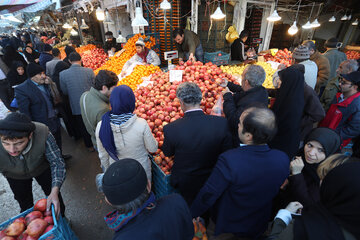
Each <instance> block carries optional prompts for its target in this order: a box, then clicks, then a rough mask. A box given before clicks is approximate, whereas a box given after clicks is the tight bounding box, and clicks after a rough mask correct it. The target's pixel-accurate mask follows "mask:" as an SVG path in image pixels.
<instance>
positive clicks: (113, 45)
mask: <svg viewBox="0 0 360 240" xmlns="http://www.w3.org/2000/svg"><path fill="white" fill-rule="evenodd" d="M111 48H115V49H116V50H115V52H117V51H120V50H121V45H120V44H118V43H116V39H115V38H113V39H112V40H111V41H106V42H105V44H104V51H105V53H107V52H108V51H110V50H111Z"/></svg>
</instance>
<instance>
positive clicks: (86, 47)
mask: <svg viewBox="0 0 360 240" xmlns="http://www.w3.org/2000/svg"><path fill="white" fill-rule="evenodd" d="M93 49H96V46H95V45H93V44H88V45H85V46H82V47H77V48H75V50H76V52H78V53H79V54H80V55H82V54H83V53H84V52H86V51H89V50H93Z"/></svg>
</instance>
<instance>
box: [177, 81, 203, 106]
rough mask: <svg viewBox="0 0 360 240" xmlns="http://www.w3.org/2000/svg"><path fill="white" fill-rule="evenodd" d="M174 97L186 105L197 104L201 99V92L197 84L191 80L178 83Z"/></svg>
mask: <svg viewBox="0 0 360 240" xmlns="http://www.w3.org/2000/svg"><path fill="white" fill-rule="evenodd" d="M176 97H178V98H179V99H180V101H182V102H183V103H184V104H186V105H192V106H194V105H198V104H200V102H201V99H202V93H201V90H200V88H199V86H198V85H196V84H195V83H192V82H184V83H182V84H180V85H179V86H178V88H177V90H176Z"/></svg>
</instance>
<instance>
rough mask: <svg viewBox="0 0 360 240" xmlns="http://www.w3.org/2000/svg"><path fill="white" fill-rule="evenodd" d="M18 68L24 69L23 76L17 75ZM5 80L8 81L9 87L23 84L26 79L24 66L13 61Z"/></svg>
mask: <svg viewBox="0 0 360 240" xmlns="http://www.w3.org/2000/svg"><path fill="white" fill-rule="evenodd" d="M18 67H23V68H24V74H23V75H19V73H18V72H17V68H18ZM6 78H7V80H8V81H9V84H10V86H11V87H12V86H16V85H19V84H21V83H23V82H24V81H25V80H26V79H27V75H26V68H25V66H24V64H23V63H22V62H20V61H14V62H13V64H12V66H11V69H10V71H9V73H8V74H7V75H6Z"/></svg>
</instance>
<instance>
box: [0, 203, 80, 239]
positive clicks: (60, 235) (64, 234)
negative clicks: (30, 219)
mask: <svg viewBox="0 0 360 240" xmlns="http://www.w3.org/2000/svg"><path fill="white" fill-rule="evenodd" d="M33 209H34V208H30V209H28V210H26V211H25V212H22V213H20V214H19V215H17V216H16V217H13V218H10V219H9V220H7V221H6V222H3V223H2V224H0V231H2V230H4V229H5V228H7V227H8V226H9V225H10V224H11V223H12V222H13V221H15V219H17V218H20V217H25V216H26V215H27V214H29V213H30V212H32V211H33ZM51 212H52V215H53V220H54V227H53V229H51V230H50V231H49V232H47V233H45V234H43V235H41V236H40V237H39V239H38V240H78V238H77V237H76V235H75V233H74V232H73V231H72V230H71V228H70V226H69V224H68V222H67V221H66V219H64V218H63V217H62V216H61V215H60V216H59V219H56V217H55V210H54V207H53V206H51Z"/></svg>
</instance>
